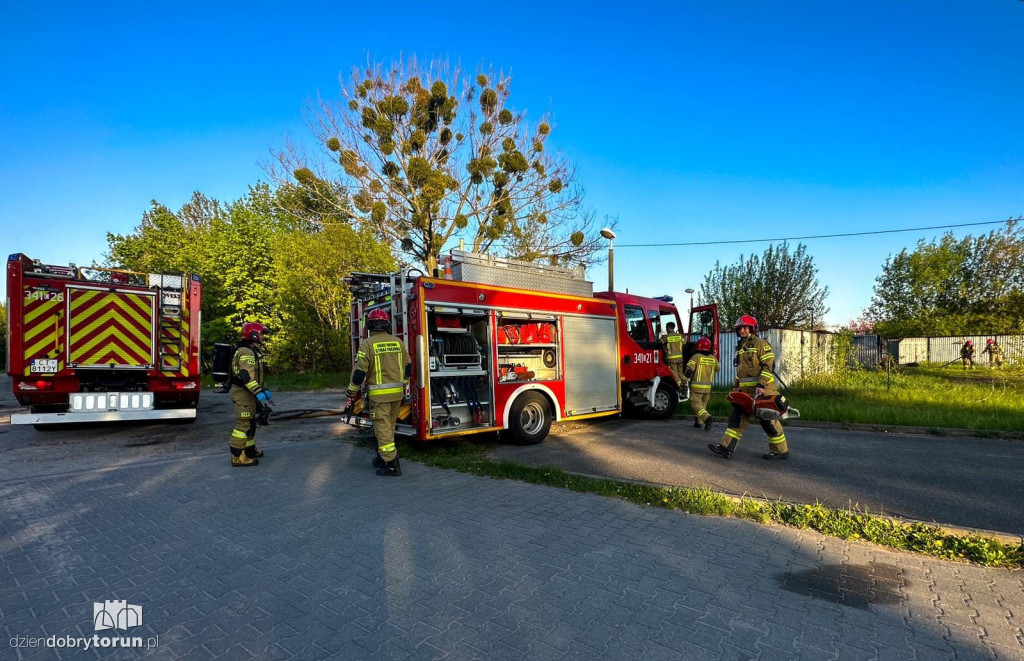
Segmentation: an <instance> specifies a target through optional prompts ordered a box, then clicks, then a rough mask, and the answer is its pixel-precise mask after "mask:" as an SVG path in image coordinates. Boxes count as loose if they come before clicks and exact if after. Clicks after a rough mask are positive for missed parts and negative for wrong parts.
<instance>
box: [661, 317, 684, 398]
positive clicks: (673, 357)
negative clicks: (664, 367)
mask: <svg viewBox="0 0 1024 661" xmlns="http://www.w3.org/2000/svg"><path fill="white" fill-rule="evenodd" d="M661 343H662V346H663V347H664V348H665V362H666V363H667V364H668V368H669V369H670V370H671V371H672V376H673V377H675V380H676V385H677V386H679V389H680V390H682V387H683V384H684V383H686V377H685V376H684V375H683V336H682V335H681V334H679V333H677V332H676V325H675V323H674V322H671V321H670V322H668V323H667V324H665V334H664V335H662V336H661Z"/></svg>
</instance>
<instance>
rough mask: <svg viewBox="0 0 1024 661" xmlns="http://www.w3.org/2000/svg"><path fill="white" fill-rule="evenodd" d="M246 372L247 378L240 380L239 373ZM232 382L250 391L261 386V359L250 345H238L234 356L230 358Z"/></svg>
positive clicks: (256, 389) (255, 390) (254, 391)
mask: <svg viewBox="0 0 1024 661" xmlns="http://www.w3.org/2000/svg"><path fill="white" fill-rule="evenodd" d="M243 371H244V372H245V373H246V374H248V375H249V376H248V378H247V379H245V380H244V381H243V380H241V376H240V375H241V373H242V372H243ZM231 376H232V377H233V378H232V382H233V383H232V384H233V385H234V386H237V387H241V388H245V389H246V390H248V391H249V392H251V393H256V392H257V391H258V390H259V389H260V388H262V387H263V361H262V360H260V357H259V355H258V354H257V353H256V352H255V351H253V349H252V347H238V349H237V350H236V351H235V356H234V358H233V359H232V360H231Z"/></svg>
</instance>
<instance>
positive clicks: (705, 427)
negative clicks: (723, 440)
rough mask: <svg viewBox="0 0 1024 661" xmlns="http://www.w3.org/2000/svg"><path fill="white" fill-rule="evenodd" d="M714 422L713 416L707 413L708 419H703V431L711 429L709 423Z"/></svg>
mask: <svg viewBox="0 0 1024 661" xmlns="http://www.w3.org/2000/svg"><path fill="white" fill-rule="evenodd" d="M713 424H715V416H713V415H709V416H708V419H707V420H705V421H704V431H711V425H713Z"/></svg>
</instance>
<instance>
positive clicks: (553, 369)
mask: <svg viewBox="0 0 1024 661" xmlns="http://www.w3.org/2000/svg"><path fill="white" fill-rule="evenodd" d="M497 324H498V329H497V338H498V340H497V342H498V345H497V346H498V380H499V381H501V382H507V381H554V380H556V379H559V378H561V356H560V355H559V350H558V346H559V342H558V332H559V331H558V329H559V324H558V318H557V317H556V316H554V315H547V314H538V313H519V312H498V313H497Z"/></svg>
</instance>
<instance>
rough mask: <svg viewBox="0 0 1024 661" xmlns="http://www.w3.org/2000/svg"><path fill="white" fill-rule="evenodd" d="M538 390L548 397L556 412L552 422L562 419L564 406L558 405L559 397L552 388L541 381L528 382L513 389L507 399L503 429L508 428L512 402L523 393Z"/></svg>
mask: <svg viewBox="0 0 1024 661" xmlns="http://www.w3.org/2000/svg"><path fill="white" fill-rule="evenodd" d="M530 391H536V392H539V393H540V394H542V395H544V396H545V397H547V399H548V402H549V403H550V404H551V410H552V411H553V412H554V419H553V420H552V422H559V421H560V420H561V419H562V407H561V406H559V405H558V397H556V396H555V393H553V392H552V391H551V388H548V387H547V386H545V385H543V384H540V383H528V384H525V385H522V386H520V387H518V388H516V389H515V390H514V391H512V394H511V395H509V396H508V399H506V400H505V411H504V412H503V413H502V416H501V426H502V428H503V429H508V428H509V427H508V419H509V415H510V413H511V411H512V404H514V403H515V401H516V400H517V399H519V397H520V396H522V394H523V393H526V392H530Z"/></svg>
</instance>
